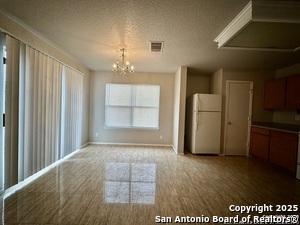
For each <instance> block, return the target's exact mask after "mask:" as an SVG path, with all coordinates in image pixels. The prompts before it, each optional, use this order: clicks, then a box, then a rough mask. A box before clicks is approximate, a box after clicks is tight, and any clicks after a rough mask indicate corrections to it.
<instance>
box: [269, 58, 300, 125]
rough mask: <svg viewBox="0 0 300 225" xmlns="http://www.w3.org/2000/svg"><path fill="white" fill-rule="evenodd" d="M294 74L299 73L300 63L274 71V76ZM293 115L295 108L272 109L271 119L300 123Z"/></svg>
mask: <svg viewBox="0 0 300 225" xmlns="http://www.w3.org/2000/svg"><path fill="white" fill-rule="evenodd" d="M294 74H300V63H298V64H295V65H292V66H289V67H285V68H282V69H279V70H277V71H276V77H286V76H291V75H294ZM295 115H296V110H274V115H273V121H274V122H276V123H288V124H297V125H300V121H299V120H298V121H297V120H295Z"/></svg>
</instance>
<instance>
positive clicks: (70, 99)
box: [5, 36, 83, 188]
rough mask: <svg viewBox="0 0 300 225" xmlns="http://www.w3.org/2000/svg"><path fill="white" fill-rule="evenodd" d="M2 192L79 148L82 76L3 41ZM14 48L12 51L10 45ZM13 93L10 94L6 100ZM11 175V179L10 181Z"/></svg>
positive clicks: (43, 57) (40, 55)
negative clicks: (6, 117)
mask: <svg viewBox="0 0 300 225" xmlns="http://www.w3.org/2000/svg"><path fill="white" fill-rule="evenodd" d="M7 43H8V44H7V56H10V57H11V58H12V59H11V60H7V68H11V69H10V70H8V72H7V79H8V80H13V82H11V83H12V84H9V82H7V93H8V94H7V98H8V102H7V106H8V108H9V110H10V112H7V114H8V113H10V114H11V115H12V116H11V118H10V120H9V122H8V127H9V128H10V129H9V132H6V140H7V141H9V142H7V143H5V152H6V158H5V163H6V165H7V167H8V168H9V169H10V172H9V170H8V171H7V172H9V173H10V174H11V175H9V174H5V176H6V177H7V180H6V188H7V187H9V186H11V185H13V184H15V183H17V182H19V181H22V180H24V179H25V178H27V177H29V176H31V175H33V174H34V173H36V172H38V171H40V170H41V169H43V168H45V167H47V166H48V165H50V164H52V163H54V162H55V161H57V160H59V159H61V158H63V157H64V156H66V155H68V154H69V153H71V152H73V151H75V150H76V149H78V148H79V147H80V144H81V138H80V137H81V133H80V132H81V110H82V80H83V79H82V75H81V74H80V73H78V72H77V71H75V70H73V69H71V68H69V67H66V66H65V65H63V64H62V63H61V62H58V61H57V60H55V59H53V58H51V57H49V56H48V55H45V54H44V53H41V52H40V51H38V50H36V49H34V48H32V47H30V46H27V45H24V44H22V43H20V42H19V41H17V40H15V39H14V38H11V37H9V36H7ZM10 43H13V44H15V46H14V45H13V44H10ZM9 93H11V94H9ZM8 175H9V176H8Z"/></svg>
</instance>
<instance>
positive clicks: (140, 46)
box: [0, 0, 291, 73]
mask: <svg viewBox="0 0 300 225" xmlns="http://www.w3.org/2000/svg"><path fill="white" fill-rule="evenodd" d="M248 2H249V0H222V1H220V0H189V1H186V0H167V1H162V0H106V1H104V0H102V1H100V0H88V1H87V0H85V1H83V0H64V1H45V0H42V1H41V0H30V1H19V0H0V9H2V10H3V11H4V12H6V13H8V14H10V15H13V16H14V17H17V18H18V19H19V20H21V21H22V22H23V23H25V24H27V25H28V26H29V27H32V29H33V30H35V31H36V32H38V33H39V34H42V35H43V36H44V37H47V39H49V40H51V41H52V42H53V43H55V44H56V45H57V46H59V47H60V48H62V49H64V50H65V51H66V52H68V53H69V54H71V55H72V56H73V57H74V58H76V59H77V60H78V61H80V62H82V63H83V64H84V65H86V66H87V67H88V68H89V69H91V70H95V71H110V70H111V65H112V63H113V62H114V61H115V60H116V59H117V58H118V57H119V56H120V52H119V48H120V47H126V48H127V49H128V51H127V57H128V60H129V61H130V62H131V63H132V64H134V65H135V67H136V71H137V72H163V73H175V72H176V71H177V69H178V68H179V67H180V66H188V67H189V68H191V71H193V70H195V71H197V73H213V72H215V71H217V70H218V69H220V68H222V67H224V68H229V69H252V70H253V69H254V70H255V69H263V70H265V69H274V68H275V67H276V69H277V68H278V66H280V65H282V67H283V66H286V64H287V61H285V60H291V59H290V58H289V57H290V56H289V55H288V57H287V55H286V53H278V52H276V53H274V52H257V51H236V50H235V51H233V50H218V49H217V44H216V43H215V42H214V41H213V40H214V39H215V38H216V37H217V36H218V34H219V33H220V32H221V31H222V30H223V29H224V28H225V27H226V26H227V25H228V24H229V23H230V21H231V20H232V19H233V18H234V17H235V16H236V15H237V14H238V13H239V12H240V11H241V10H242V9H243V7H244V6H245V5H246V4H247V3H248ZM0 26H1V22H0ZM149 41H164V51H163V53H161V54H155V53H151V52H150V51H149ZM289 62H291V61H289ZM279 68H280V67H279Z"/></svg>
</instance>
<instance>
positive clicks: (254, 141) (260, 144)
mask: <svg viewBox="0 0 300 225" xmlns="http://www.w3.org/2000/svg"><path fill="white" fill-rule="evenodd" d="M269 132H270V131H269V130H268V129H264V128H258V127H252V128H251V142H250V153H251V154H252V155H254V156H257V157H259V158H262V159H265V160H268V158H269Z"/></svg>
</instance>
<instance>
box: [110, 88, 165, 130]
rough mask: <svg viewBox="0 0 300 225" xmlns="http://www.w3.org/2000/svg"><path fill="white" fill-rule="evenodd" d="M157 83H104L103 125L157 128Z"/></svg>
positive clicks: (158, 96)
mask: <svg viewBox="0 0 300 225" xmlns="http://www.w3.org/2000/svg"><path fill="white" fill-rule="evenodd" d="M159 98H160V86H159V85H144V84H142V85H140V84H137V85H134V84H112V83H108V84H106V98H105V126H106V127H115V128H118V127H119V128H150V129H158V128H159Z"/></svg>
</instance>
